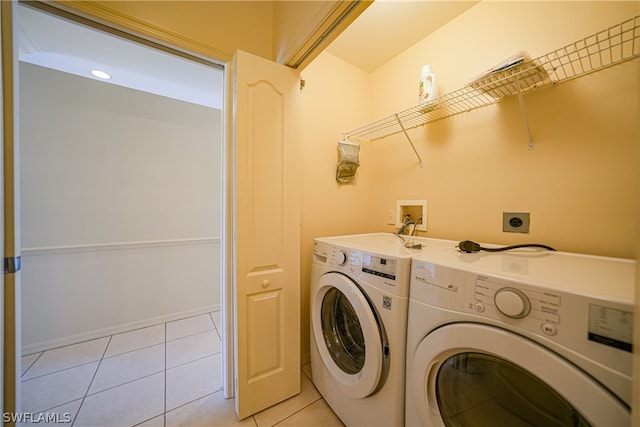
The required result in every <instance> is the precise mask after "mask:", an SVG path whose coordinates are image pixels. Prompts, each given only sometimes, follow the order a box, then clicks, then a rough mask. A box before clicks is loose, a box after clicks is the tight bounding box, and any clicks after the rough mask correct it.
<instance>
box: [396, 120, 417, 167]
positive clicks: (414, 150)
mask: <svg viewBox="0 0 640 427" xmlns="http://www.w3.org/2000/svg"><path fill="white" fill-rule="evenodd" d="M395 116H396V120H397V121H398V124H399V125H400V129H402V132H404V136H406V137H407V141H409V144H410V145H411V148H413V152H414V153H415V154H416V157H417V158H418V161H419V162H420V167H421V168H422V167H424V165H423V164H422V157H420V154H418V150H416V147H415V145H413V141H411V138H409V134H408V133H407V130H406V129H405V128H404V126H403V125H402V121H401V120H400V117H399V116H398V114H396V115H395Z"/></svg>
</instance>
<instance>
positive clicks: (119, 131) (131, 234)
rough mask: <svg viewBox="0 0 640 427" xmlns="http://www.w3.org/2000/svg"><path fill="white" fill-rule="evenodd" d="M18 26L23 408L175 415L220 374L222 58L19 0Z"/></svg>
mask: <svg viewBox="0 0 640 427" xmlns="http://www.w3.org/2000/svg"><path fill="white" fill-rule="evenodd" d="M17 27H18V31H19V41H18V44H19V47H20V69H19V80H20V149H21V164H20V167H21V171H20V178H21V188H20V192H21V198H22V204H21V215H20V219H21V237H22V245H21V246H22V307H21V319H22V350H23V351H22V353H23V363H22V372H23V377H22V388H23V405H22V409H23V410H24V411H27V412H30V413H39V412H43V411H48V412H55V413H58V414H61V416H65V417H66V416H67V415H66V414H68V416H69V417H71V419H72V420H76V419H79V420H81V422H80V423H81V424H82V423H85V422H86V423H88V424H92V423H93V424H96V423H97V424H99V422H98V421H99V420H98V419H94V418H91V417H99V416H100V413H99V411H96V408H100V407H103V406H104V403H105V402H109V401H112V400H113V399H112V395H118V396H122V395H126V396H131V398H130V402H131V404H132V405H134V406H135V407H137V408H140V407H144V408H146V410H145V411H142V412H143V414H142V415H140V416H141V417H142V418H143V419H135V420H134V419H129V418H126V419H123V420H122V422H121V423H117V424H120V425H133V424H137V423H140V422H145V421H148V420H151V419H154V418H156V417H161V416H162V417H166V416H167V414H169V413H170V412H171V411H173V410H174V409H176V408H178V407H180V405H182V404H184V403H185V402H187V401H192V400H194V399H197V398H198V397H199V396H200V395H201V394H202V393H204V395H206V394H210V393H212V392H215V388H216V387H217V388H218V389H220V388H221V387H222V378H221V377H222V375H221V366H220V364H221V358H222V355H221V342H222V340H224V336H223V333H224V331H223V328H222V327H221V324H220V318H219V316H218V314H219V313H220V310H221V308H222V307H221V306H222V304H223V299H222V297H221V289H222V288H221V287H222V286H223V285H224V280H223V277H222V272H223V271H224V270H223V265H224V263H223V254H222V251H221V247H222V240H223V239H222V234H223V228H222V222H223V215H224V210H223V197H224V191H223V182H224V173H225V167H224V166H225V162H224V158H223V154H222V153H223V145H224V142H223V137H222V136H223V126H224V125H223V123H224V119H223V117H224V115H223V112H222V108H223V102H222V92H223V81H224V79H223V74H224V71H223V69H222V67H220V66H218V65H216V64H213V63H203V62H202V61H196V60H194V58H185V57H181V56H176V55H171V54H169V53H167V52H163V51H160V50H155V49H152V48H151V47H149V46H143V45H141V44H138V43H134V42H132V41H131V40H124V39H121V38H118V37H116V36H114V35H111V34H106V33H103V32H101V31H99V30H97V29H92V28H88V27H86V26H83V25H80V24H78V23H75V22H70V21H68V20H66V19H62V18H60V17H57V16H53V15H51V14H48V13H45V12H43V11H41V10H37V9H33V8H31V7H29V6H25V5H22V4H21V5H20V6H19V12H18V22H17ZM92 70H99V71H102V72H105V73H107V74H109V75H110V79H106V80H97V78H96V77H93V76H92V75H89V73H90V72H91V71H92ZM109 83H111V84H109ZM184 350H188V351H184ZM121 363H125V365H122V364H121ZM122 366H126V367H125V368H123V367H122ZM216 366H217V369H216ZM202 372H207V373H211V374H212V375H213V376H209V375H207V374H205V375H203V374H202ZM116 373H117V375H116ZM216 375H217V379H216V378H215V376H216ZM203 376H204V377H207V379H208V381H205V382H203V383H201V384H199V385H197V386H194V385H193V383H191V384H190V385H189V386H186V385H185V383H184V381H189V380H195V379H198V378H202V377H203ZM70 378H74V382H73V383H71V382H70ZM76 380H77V381H76ZM60 384H65V387H64V390H65V392H64V393H53V394H51V393H50V394H49V396H48V397H44V394H43V395H37V394H35V393H36V392H37V391H42V392H43V393H46V392H47V390H51V389H56V387H57V386H59V385H60ZM31 392H33V393H34V394H30V393H31ZM194 393H196V394H194ZM143 397H144V398H148V399H150V400H149V401H145V402H139V401H136V399H139V398H143ZM120 412H122V411H120ZM133 412H134V411H131V412H127V411H124V412H123V413H122V414H121V415H123V416H127V417H128V416H131V415H133ZM108 413H109V416H110V417H111V418H110V421H111V422H112V423H113V422H114V421H113V416H114V412H113V411H110V412H108Z"/></svg>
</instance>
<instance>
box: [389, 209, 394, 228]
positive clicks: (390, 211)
mask: <svg viewBox="0 0 640 427" xmlns="http://www.w3.org/2000/svg"><path fill="white" fill-rule="evenodd" d="M387 224H389V225H396V213H395V212H394V210H393V209H389V210H388V211H387Z"/></svg>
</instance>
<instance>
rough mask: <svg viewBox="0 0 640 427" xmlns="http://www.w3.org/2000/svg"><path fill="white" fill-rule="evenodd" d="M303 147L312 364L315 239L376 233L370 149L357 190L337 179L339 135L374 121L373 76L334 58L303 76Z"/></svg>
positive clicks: (324, 58)
mask: <svg viewBox="0 0 640 427" xmlns="http://www.w3.org/2000/svg"><path fill="white" fill-rule="evenodd" d="M302 78H303V79H304V80H305V87H304V89H303V90H302V101H301V104H302V111H301V126H300V128H301V129H302V135H301V141H300V142H301V144H302V150H301V151H302V159H301V162H302V170H303V176H302V199H301V200H302V205H301V218H300V222H301V224H302V230H301V234H300V238H301V244H300V249H301V254H300V256H301V261H302V266H301V269H300V274H301V292H300V295H301V307H300V309H301V310H300V311H301V319H302V322H301V325H300V328H301V331H302V340H301V346H302V351H301V354H302V358H303V361H305V359H308V358H309V275H310V273H311V270H310V268H311V256H312V253H313V239H314V237H318V236H330V235H338V234H355V233H364V232H368V231H371V230H375V229H376V226H377V224H376V221H375V218H374V216H372V215H370V201H371V198H372V195H371V193H372V191H375V190H374V189H373V188H372V186H371V181H372V176H373V175H375V173H376V172H375V171H374V170H372V168H371V166H370V165H371V162H370V159H369V148H370V147H368V146H363V147H361V152H360V159H361V163H362V167H360V168H359V169H358V182H357V183H356V184H353V185H351V184H349V185H340V184H338V182H337V181H336V179H335V175H336V160H337V144H338V140H339V138H340V132H342V131H344V130H345V129H352V128H354V127H357V126H359V125H360V124H362V123H366V122H367V121H368V120H369V117H370V104H371V91H370V81H371V77H370V76H369V74H367V73H365V72H363V71H361V70H359V69H358V68H356V67H354V66H352V65H351V64H348V63H346V62H344V61H343V60H341V59H338V58H336V57H335V56H333V55H330V54H325V53H323V54H321V55H320V56H319V57H318V58H316V59H315V60H314V61H313V62H312V63H311V64H310V65H309V66H308V67H307V68H306V69H305V70H304V71H303V72H302Z"/></svg>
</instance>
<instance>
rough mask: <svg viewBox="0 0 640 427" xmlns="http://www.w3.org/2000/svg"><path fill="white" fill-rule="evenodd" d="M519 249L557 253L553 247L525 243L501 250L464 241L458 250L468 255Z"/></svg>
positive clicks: (459, 244) (504, 247)
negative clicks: (535, 249)
mask: <svg viewBox="0 0 640 427" xmlns="http://www.w3.org/2000/svg"><path fill="white" fill-rule="evenodd" d="M519 248H542V249H546V250H548V251H555V249H554V248H552V247H551V246H547V245H540V244H537V243H524V244H522V245H512V246H503V247H501V248H485V247H482V246H480V245H479V244H478V243H476V242H472V241H471V240H463V241H462V242H460V243H458V249H460V250H461V251H462V252H466V253H468V254H470V253H474V252H479V251H487V252H502V251H508V250H510V249H519Z"/></svg>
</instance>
